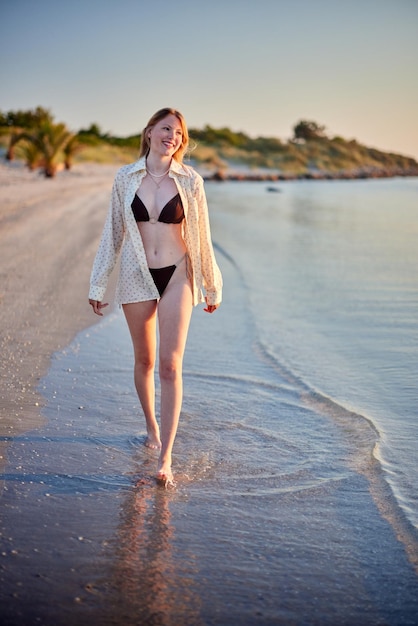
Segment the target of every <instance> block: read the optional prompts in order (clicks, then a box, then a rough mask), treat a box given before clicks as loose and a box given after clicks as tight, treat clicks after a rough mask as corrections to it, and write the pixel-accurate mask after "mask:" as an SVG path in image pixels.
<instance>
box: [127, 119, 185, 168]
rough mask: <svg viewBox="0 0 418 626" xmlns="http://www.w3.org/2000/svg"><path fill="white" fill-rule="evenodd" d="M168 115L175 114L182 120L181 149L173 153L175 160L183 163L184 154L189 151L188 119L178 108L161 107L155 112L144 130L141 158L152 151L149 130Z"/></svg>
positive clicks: (140, 151)
mask: <svg viewBox="0 0 418 626" xmlns="http://www.w3.org/2000/svg"><path fill="white" fill-rule="evenodd" d="M167 115H175V116H176V118H177V119H178V121H179V122H180V126H181V131H182V138H181V145H180V147H179V149H178V150H177V151H176V152H175V153H174V154H173V159H174V160H175V161H178V162H179V163H182V161H183V157H184V154H185V152H186V151H187V147H188V145H189V132H188V130H187V125H186V121H185V119H184V117H183V116H182V114H181V113H180V111H177V110H176V109H171V108H168V107H166V108H164V109H160V110H159V111H157V112H156V113H154V115H153V116H152V117H151V119H150V120H149V122H148V124H147V125H146V126H145V128H144V130H143V131H142V135H141V147H140V149H139V157H140V158H141V157H143V156H146V155H147V154H148V152H149V151H150V141H149V137H148V133H149V131H150V130H151V128H153V127H154V126H155V125H156V124H158V122H160V121H161V120H163V119H164V118H165V117H167Z"/></svg>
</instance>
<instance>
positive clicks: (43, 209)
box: [0, 161, 116, 437]
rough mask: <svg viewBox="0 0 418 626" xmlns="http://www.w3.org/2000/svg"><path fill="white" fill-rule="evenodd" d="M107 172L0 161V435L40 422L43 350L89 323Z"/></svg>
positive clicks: (110, 172) (48, 351)
mask: <svg viewBox="0 0 418 626" xmlns="http://www.w3.org/2000/svg"><path fill="white" fill-rule="evenodd" d="M115 170H116V168H115V167H114V166H95V165H82V166H81V165H79V166H77V168H76V169H73V170H71V171H68V172H60V173H59V174H58V176H57V178H56V179H53V180H48V179H45V178H44V177H43V176H42V175H41V173H40V172H39V171H35V172H29V171H28V170H27V168H26V167H24V166H23V164H22V163H11V164H6V163H5V162H4V161H3V163H1V164H0V206H1V209H0V267H1V282H0V349H1V354H2V359H1V378H0V398H1V418H0V432H1V436H2V437H7V436H8V435H14V434H17V433H19V432H24V431H25V430H28V428H31V427H36V426H37V425H38V424H40V423H42V421H43V419H42V417H41V415H40V405H41V404H42V402H43V400H42V398H41V397H40V396H39V394H38V393H37V391H36V387H37V384H38V382H39V380H40V378H41V376H42V375H43V374H45V372H46V370H47V368H48V364H49V361H50V358H51V355H52V354H53V353H54V352H55V351H56V350H59V349H60V348H63V347H64V346H65V345H67V343H69V342H70V341H71V339H72V338H73V336H74V334H75V333H76V332H77V331H79V330H81V329H82V328H84V327H86V326H88V325H90V324H92V323H93V321H94V320H93V319H92V318H93V316H92V313H91V308H90V307H89V305H88V301H87V296H88V280H89V273H88V269H87V268H88V267H89V266H90V265H91V262H92V258H93V256H94V253H95V248H96V246H97V242H98V237H99V236H100V228H101V225H102V223H103V220H104V215H105V212H106V208H107V205H108V200H109V194H110V189H111V185H112V179H113V175H114V172H115ZM86 270H87V271H86Z"/></svg>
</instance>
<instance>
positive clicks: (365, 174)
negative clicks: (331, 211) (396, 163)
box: [196, 166, 418, 182]
mask: <svg viewBox="0 0 418 626" xmlns="http://www.w3.org/2000/svg"><path fill="white" fill-rule="evenodd" d="M196 168H197V169H199V168H198V166H196ZM415 176H418V168H408V169H403V168H373V167H364V168H357V169H354V170H346V171H340V172H329V171H320V170H312V171H308V172H304V173H300V174H292V173H276V172H268V171H263V172H252V171H251V170H248V171H247V170H246V171H240V172H237V171H233V170H232V169H231V170H229V169H226V170H216V171H215V172H213V173H205V174H204V175H203V178H204V179H205V180H208V181H211V180H212V181H220V182H222V181H255V182H257V181H260V182H281V181H291V180H361V179H370V178H397V177H403V178H409V177H415Z"/></svg>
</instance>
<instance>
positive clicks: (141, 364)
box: [135, 355, 155, 376]
mask: <svg viewBox="0 0 418 626" xmlns="http://www.w3.org/2000/svg"><path fill="white" fill-rule="evenodd" d="M154 368H155V359H153V358H152V357H151V356H145V355H141V356H137V357H136V358H135V371H136V372H139V373H140V374H141V375H143V376H146V375H147V374H150V373H152V372H153V371H154Z"/></svg>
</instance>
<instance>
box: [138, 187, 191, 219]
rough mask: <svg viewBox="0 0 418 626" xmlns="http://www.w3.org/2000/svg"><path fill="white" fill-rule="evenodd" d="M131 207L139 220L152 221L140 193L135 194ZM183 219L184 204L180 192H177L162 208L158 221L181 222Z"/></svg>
mask: <svg viewBox="0 0 418 626" xmlns="http://www.w3.org/2000/svg"><path fill="white" fill-rule="evenodd" d="M131 208H132V212H133V214H134V218H135V220H136V221H137V222H149V221H150V217H149V213H148V209H147V207H146V206H145V204H144V203H143V202H142V200H141V198H140V197H139V196H138V194H135V196H134V199H133V200H132V204H131ZM183 220H184V209H183V204H182V202H181V198H180V194H178V193H177V194H176V195H175V196H173V198H171V200H169V201H168V202H167V204H166V205H165V206H163V208H162V209H161V213H160V214H159V216H158V222H164V224H180V222H182V221H183Z"/></svg>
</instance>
